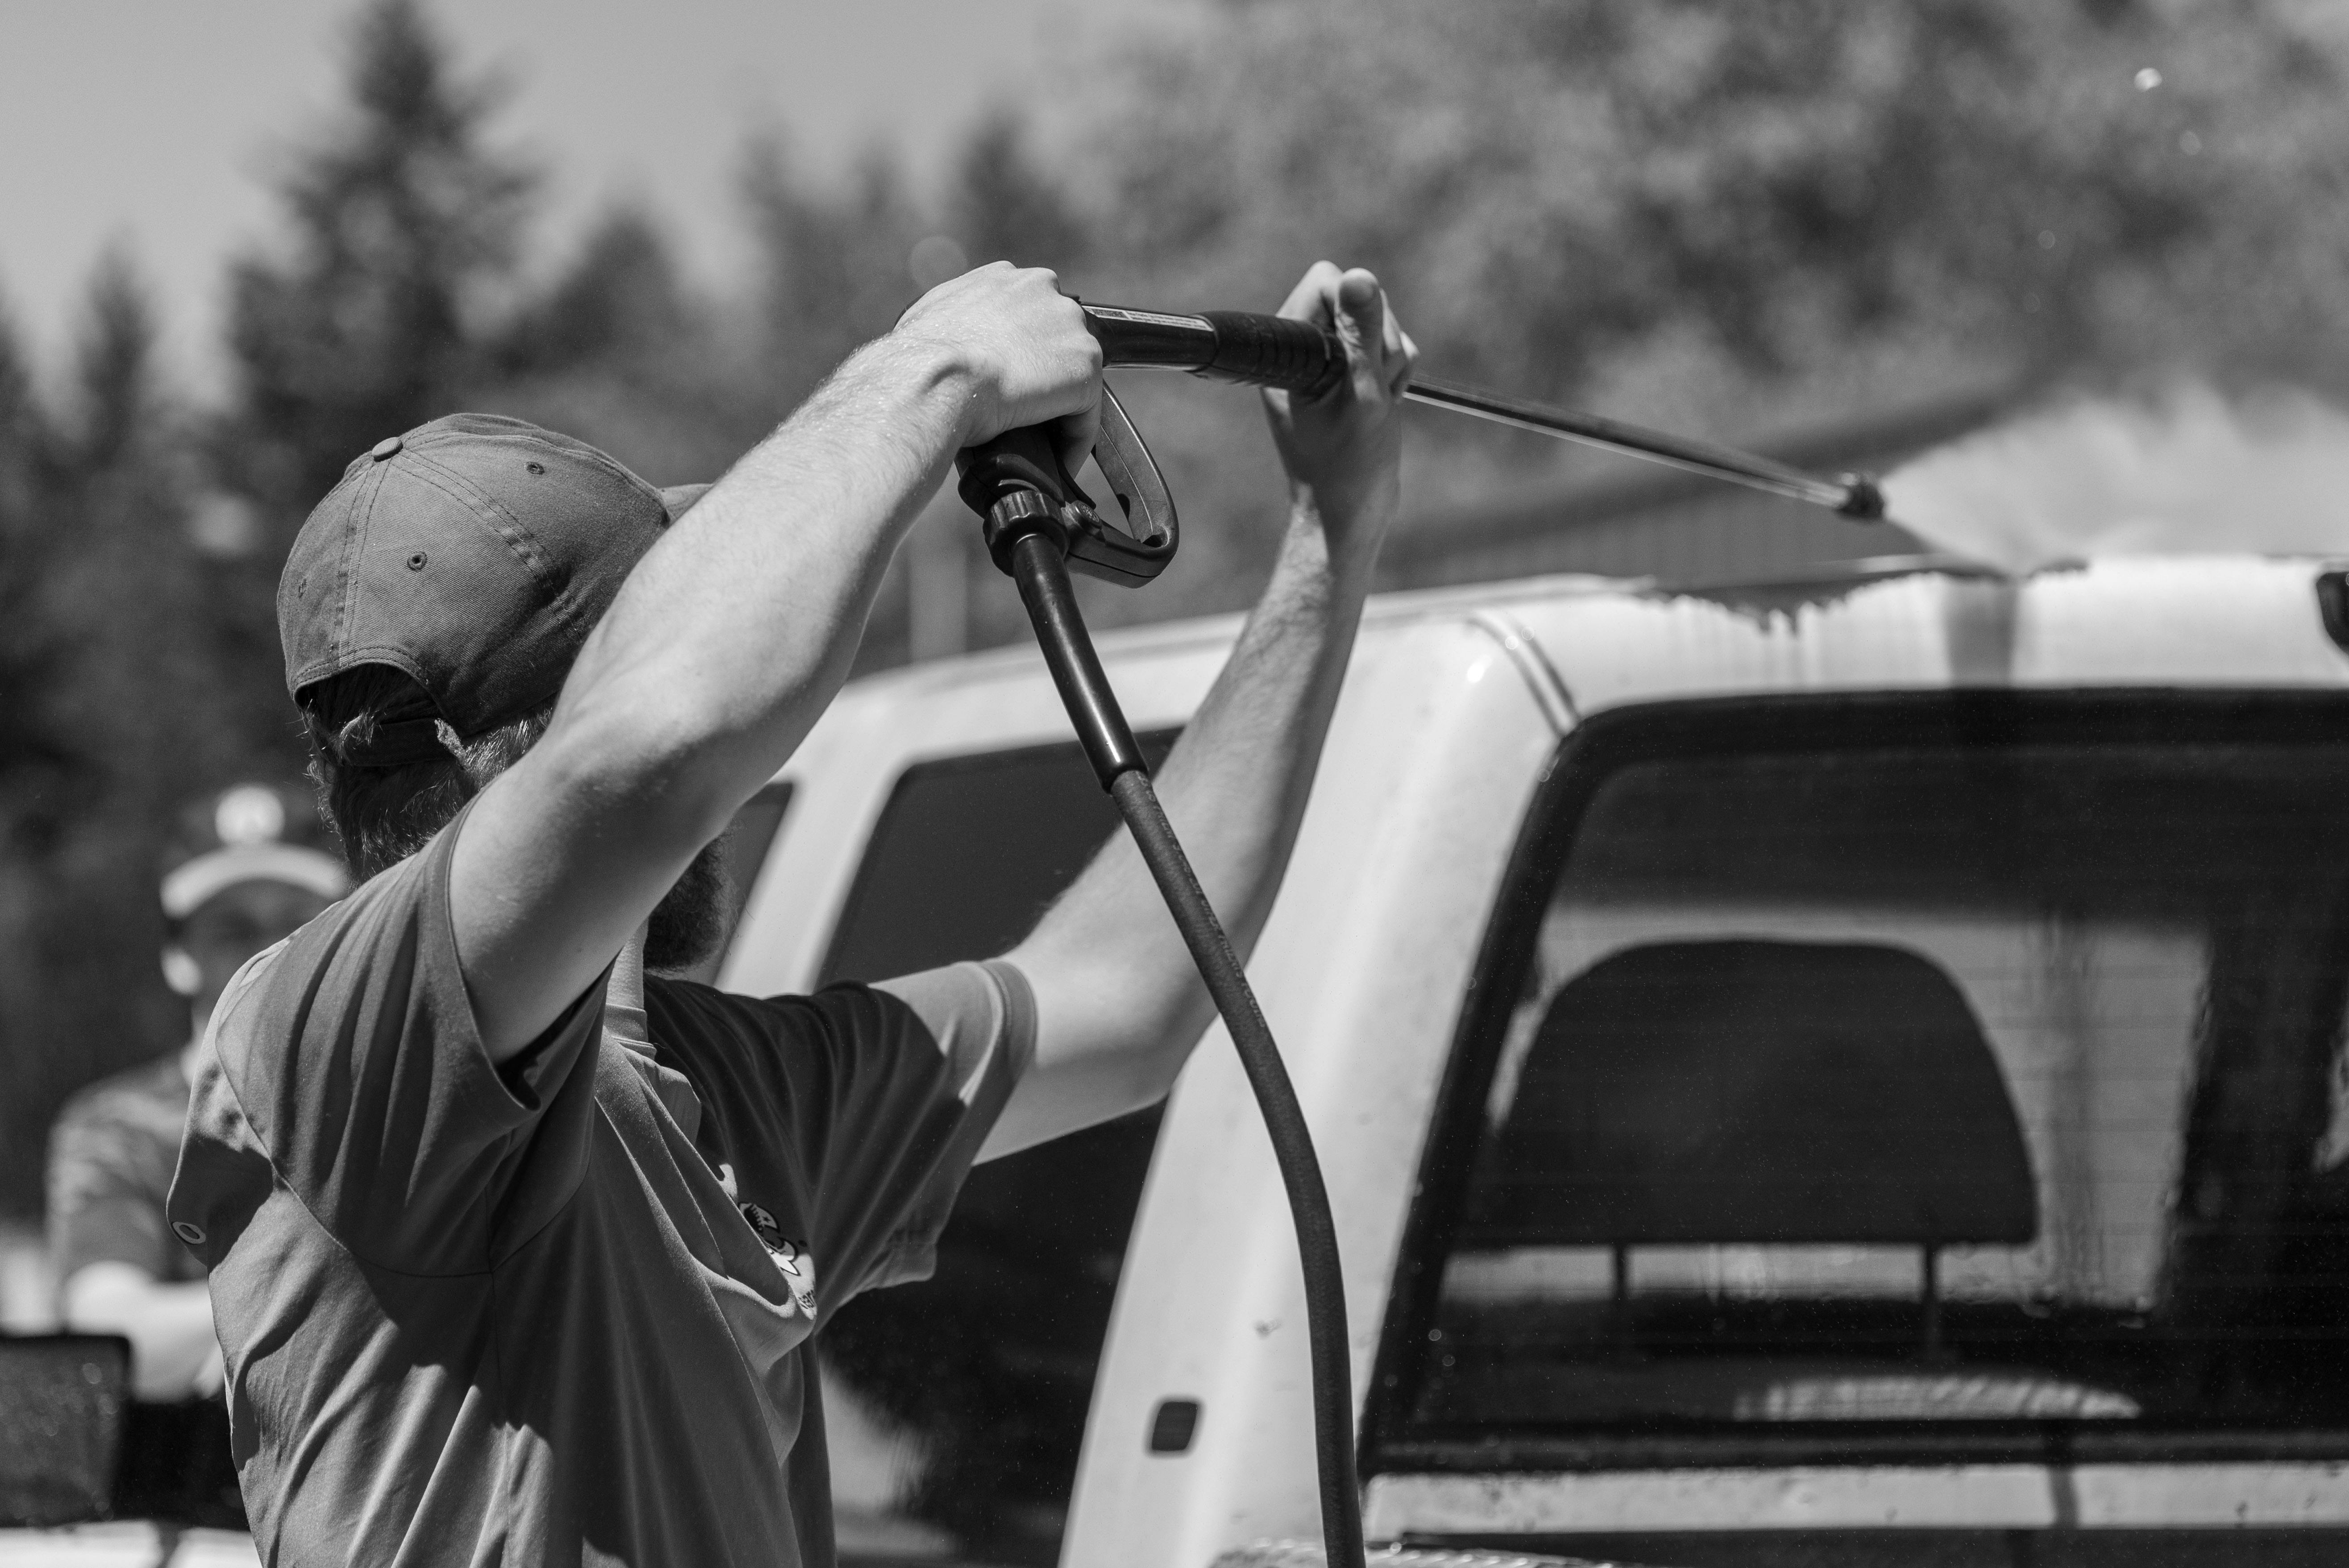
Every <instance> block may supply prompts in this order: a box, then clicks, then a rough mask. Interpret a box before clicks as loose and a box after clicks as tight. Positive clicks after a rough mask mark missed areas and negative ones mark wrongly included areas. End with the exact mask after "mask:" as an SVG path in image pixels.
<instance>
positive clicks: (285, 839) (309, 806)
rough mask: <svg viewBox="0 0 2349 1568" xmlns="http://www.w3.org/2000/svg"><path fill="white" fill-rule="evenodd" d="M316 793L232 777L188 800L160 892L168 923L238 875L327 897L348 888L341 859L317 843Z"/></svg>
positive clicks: (191, 910)
mask: <svg viewBox="0 0 2349 1568" xmlns="http://www.w3.org/2000/svg"><path fill="white" fill-rule="evenodd" d="M323 837H324V826H323V824H322V823H320V821H319V820H318V808H317V803H316V798H315V797H314V796H312V795H311V793H310V792H309V791H308V790H306V789H300V788H298V787H296V786H293V785H274V784H239V785H236V786H235V787H234V788H233V789H224V790H222V792H221V793H220V794H218V795H215V796H207V797H205V798H204V799H201V800H196V801H191V803H190V804H189V805H188V807H187V808H186V810H183V811H181V814H180V821H179V824H178V830H177V831H176V832H175V833H174V834H173V835H172V845H171V862H172V863H171V870H170V871H168V872H165V873H164V876H163V885H162V887H161V889H160V900H161V903H162V905H163V917H164V918H165V919H166V920H169V921H171V922H172V923H175V924H176V923H178V922H180V921H183V920H185V919H187V918H188V916H190V915H191V914H193V913H195V912H196V911H197V910H199V909H202V907H203V906H204V905H205V903H208V902H210V901H211V900H212V898H213V897H214V896H215V895H216V894H218V893H220V892H222V891H223V890H225V889H227V888H231V887H233V886H235V885H236V884H237V883H239V882H285V883H287V884H289V885H291V886H294V887H298V888H306V889H307V890H309V891H310V892H315V893H316V894H317V895H318V896H319V897H320V898H323V899H326V900H328V901H329V902H331V901H333V900H335V899H338V898H340V897H342V896H343V894H345V893H347V892H350V890H351V878H350V872H348V871H347V870H346V869H345V868H344V866H343V862H342V861H340V860H338V859H337V858H336V857H335V856H333V855H330V854H328V853H327V852H326V851H325V850H324V849H322V848H320V847H319V841H320V840H321V839H322V838H323Z"/></svg>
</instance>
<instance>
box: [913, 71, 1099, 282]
mask: <svg viewBox="0 0 2349 1568" xmlns="http://www.w3.org/2000/svg"><path fill="white" fill-rule="evenodd" d="M947 219H948V222H949V223H950V224H951V226H952V229H953V232H954V235H955V238H956V239H957V240H958V241H959V242H961V244H962V248H963V253H964V254H965V255H966V256H968V258H969V259H970V261H971V263H973V264H974V265H976V264H978V263H984V262H992V261H1008V262H1014V263H1018V264H1019V265H1020V266H1023V267H1050V268H1052V269H1054V270H1055V271H1058V272H1061V273H1067V272H1068V271H1069V270H1070V269H1071V268H1073V267H1076V266H1078V265H1080V264H1081V263H1082V262H1083V261H1084V259H1085V254H1086V251H1087V249H1088V242H1089V238H1090V236H1089V235H1088V234H1087V232H1086V230H1085V223H1084V219H1083V217H1082V215H1081V213H1080V212H1079V211H1078V210H1077V207H1076V205H1075V203H1074V202H1073V201H1071V199H1070V197H1069V194H1068V192H1067V191H1065V190H1064V189H1063V188H1062V186H1061V183H1060V182H1059V181H1057V180H1055V179H1054V178H1053V177H1052V175H1051V174H1050V172H1048V171H1047V170H1045V169H1044V168H1043V167H1042V166H1040V164H1039V163H1038V162H1037V161H1036V160H1035V158H1034V157H1033V156H1032V155H1031V154H1030V151H1029V149H1028V139H1027V132H1026V128H1025V127H1024V126H1023V125H1022V123H1021V122H1020V120H1019V117H1018V116H1017V115H1015V114H1013V113H1012V112H1011V111H1009V110H1008V109H997V110H994V111H992V112H990V113H988V115H986V116H985V117H983V118H982V119H980V120H979V122H978V125H977V127H975V128H974V129H972V131H971V133H970V137H969V139H968V141H967V142H965V143H964V146H963V150H962V155H961V157H960V158H959V159H957V160H956V164H955V172H954V181H953V186H952V189H951V191H950V192H949V195H948V197H947Z"/></svg>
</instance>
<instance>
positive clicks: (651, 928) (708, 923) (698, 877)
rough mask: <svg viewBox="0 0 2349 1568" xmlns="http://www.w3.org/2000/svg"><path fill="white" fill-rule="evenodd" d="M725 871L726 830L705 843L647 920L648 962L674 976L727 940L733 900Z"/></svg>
mask: <svg viewBox="0 0 2349 1568" xmlns="http://www.w3.org/2000/svg"><path fill="white" fill-rule="evenodd" d="M733 891H734V888H733V879H732V878H731V877H729V876H728V875H727V874H726V835H725V834H723V833H721V834H719V836H718V837H717V838H715V839H712V840H711V841H709V843H706V844H704V845H702V846H701V852H700V853H699V854H697V855H695V856H694V857H693V860H692V861H691V862H690V863H689V864H688V865H687V867H686V868H685V871H684V872H683V874H682V875H680V876H679V877H678V879H677V883H676V885H675V886H673V887H671V888H670V889H669V890H668V892H666V893H663V894H662V895H661V901H660V903H657V904H656V905H655V906H654V907H653V914H652V919H651V920H649V921H647V923H646V924H645V967H646V968H647V969H649V970H651V971H653V972H654V973H655V974H657V975H676V974H678V973H680V972H682V971H685V970H688V969H691V968H692V967H694V965H698V964H700V963H702V962H703V961H704V960H706V959H708V958H709V957H711V956H712V955H714V954H716V953H717V952H718V950H719V947H721V946H722V945H724V944H725V941H726V925H727V919H726V917H727V915H728V914H729V913H730V909H731V905H732V904H733V902H734V900H733V896H732V894H733Z"/></svg>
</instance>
